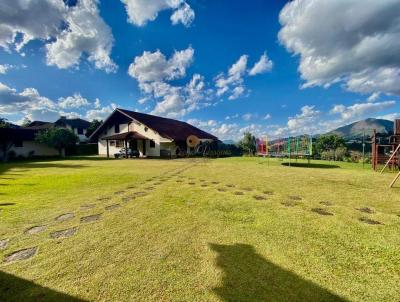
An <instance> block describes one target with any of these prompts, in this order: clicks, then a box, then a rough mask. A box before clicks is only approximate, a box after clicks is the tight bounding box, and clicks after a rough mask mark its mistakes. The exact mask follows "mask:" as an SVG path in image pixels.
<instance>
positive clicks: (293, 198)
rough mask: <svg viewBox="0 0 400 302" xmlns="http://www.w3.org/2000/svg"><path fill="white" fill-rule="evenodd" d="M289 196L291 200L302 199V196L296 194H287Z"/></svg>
mask: <svg viewBox="0 0 400 302" xmlns="http://www.w3.org/2000/svg"><path fill="white" fill-rule="evenodd" d="M289 198H290V199H291V200H302V199H303V198H301V197H300V196H297V195H291V196H289Z"/></svg>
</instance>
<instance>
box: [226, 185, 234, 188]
mask: <svg viewBox="0 0 400 302" xmlns="http://www.w3.org/2000/svg"><path fill="white" fill-rule="evenodd" d="M226 186H227V187H228V188H234V187H235V185H232V184H227V185H226Z"/></svg>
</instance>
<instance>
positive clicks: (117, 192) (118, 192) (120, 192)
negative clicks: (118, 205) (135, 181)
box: [114, 190, 125, 195]
mask: <svg viewBox="0 0 400 302" xmlns="http://www.w3.org/2000/svg"><path fill="white" fill-rule="evenodd" d="M124 193H125V191H124V190H121V191H116V192H114V194H115V195H121V194H124Z"/></svg>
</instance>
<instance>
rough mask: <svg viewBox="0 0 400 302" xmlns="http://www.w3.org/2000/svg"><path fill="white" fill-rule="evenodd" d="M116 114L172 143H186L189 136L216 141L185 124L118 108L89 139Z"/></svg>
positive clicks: (212, 136)
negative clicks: (153, 131) (149, 129)
mask: <svg viewBox="0 0 400 302" xmlns="http://www.w3.org/2000/svg"><path fill="white" fill-rule="evenodd" d="M116 112H119V113H122V114H123V115H125V116H126V117H129V118H130V119H131V120H135V121H137V122H139V123H142V124H143V125H145V126H147V127H149V128H151V129H153V130H155V131H157V132H158V133H159V134H160V135H161V136H162V137H164V138H170V139H172V140H174V141H186V139H187V137H188V136H189V135H196V136H197V137H198V138H200V139H214V140H215V139H218V138H217V137H216V136H214V135H212V134H210V133H207V132H205V131H203V130H201V129H199V128H196V127H194V126H192V125H190V124H188V123H186V122H182V121H178V120H174V119H170V118H165V117H160V116H156V115H151V114H146V113H140V112H136V111H130V110H125V109H120V108H116V109H115V110H114V112H113V113H111V115H110V116H109V117H108V118H107V119H106V120H105V121H104V122H103V124H101V125H100V127H99V128H97V129H96V131H95V132H94V133H93V134H92V136H91V137H90V138H93V137H95V136H96V135H97V133H99V131H100V130H101V129H103V128H104V127H103V126H104V125H106V124H107V121H108V120H109V119H110V118H111V117H112V116H113V115H114V114H115V113H116Z"/></svg>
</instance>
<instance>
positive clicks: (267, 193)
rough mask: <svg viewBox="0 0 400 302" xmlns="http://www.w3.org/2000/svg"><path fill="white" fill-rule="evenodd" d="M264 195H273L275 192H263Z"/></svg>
mask: <svg viewBox="0 0 400 302" xmlns="http://www.w3.org/2000/svg"><path fill="white" fill-rule="evenodd" d="M263 194H265V195H273V194H274V192H272V191H263Z"/></svg>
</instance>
